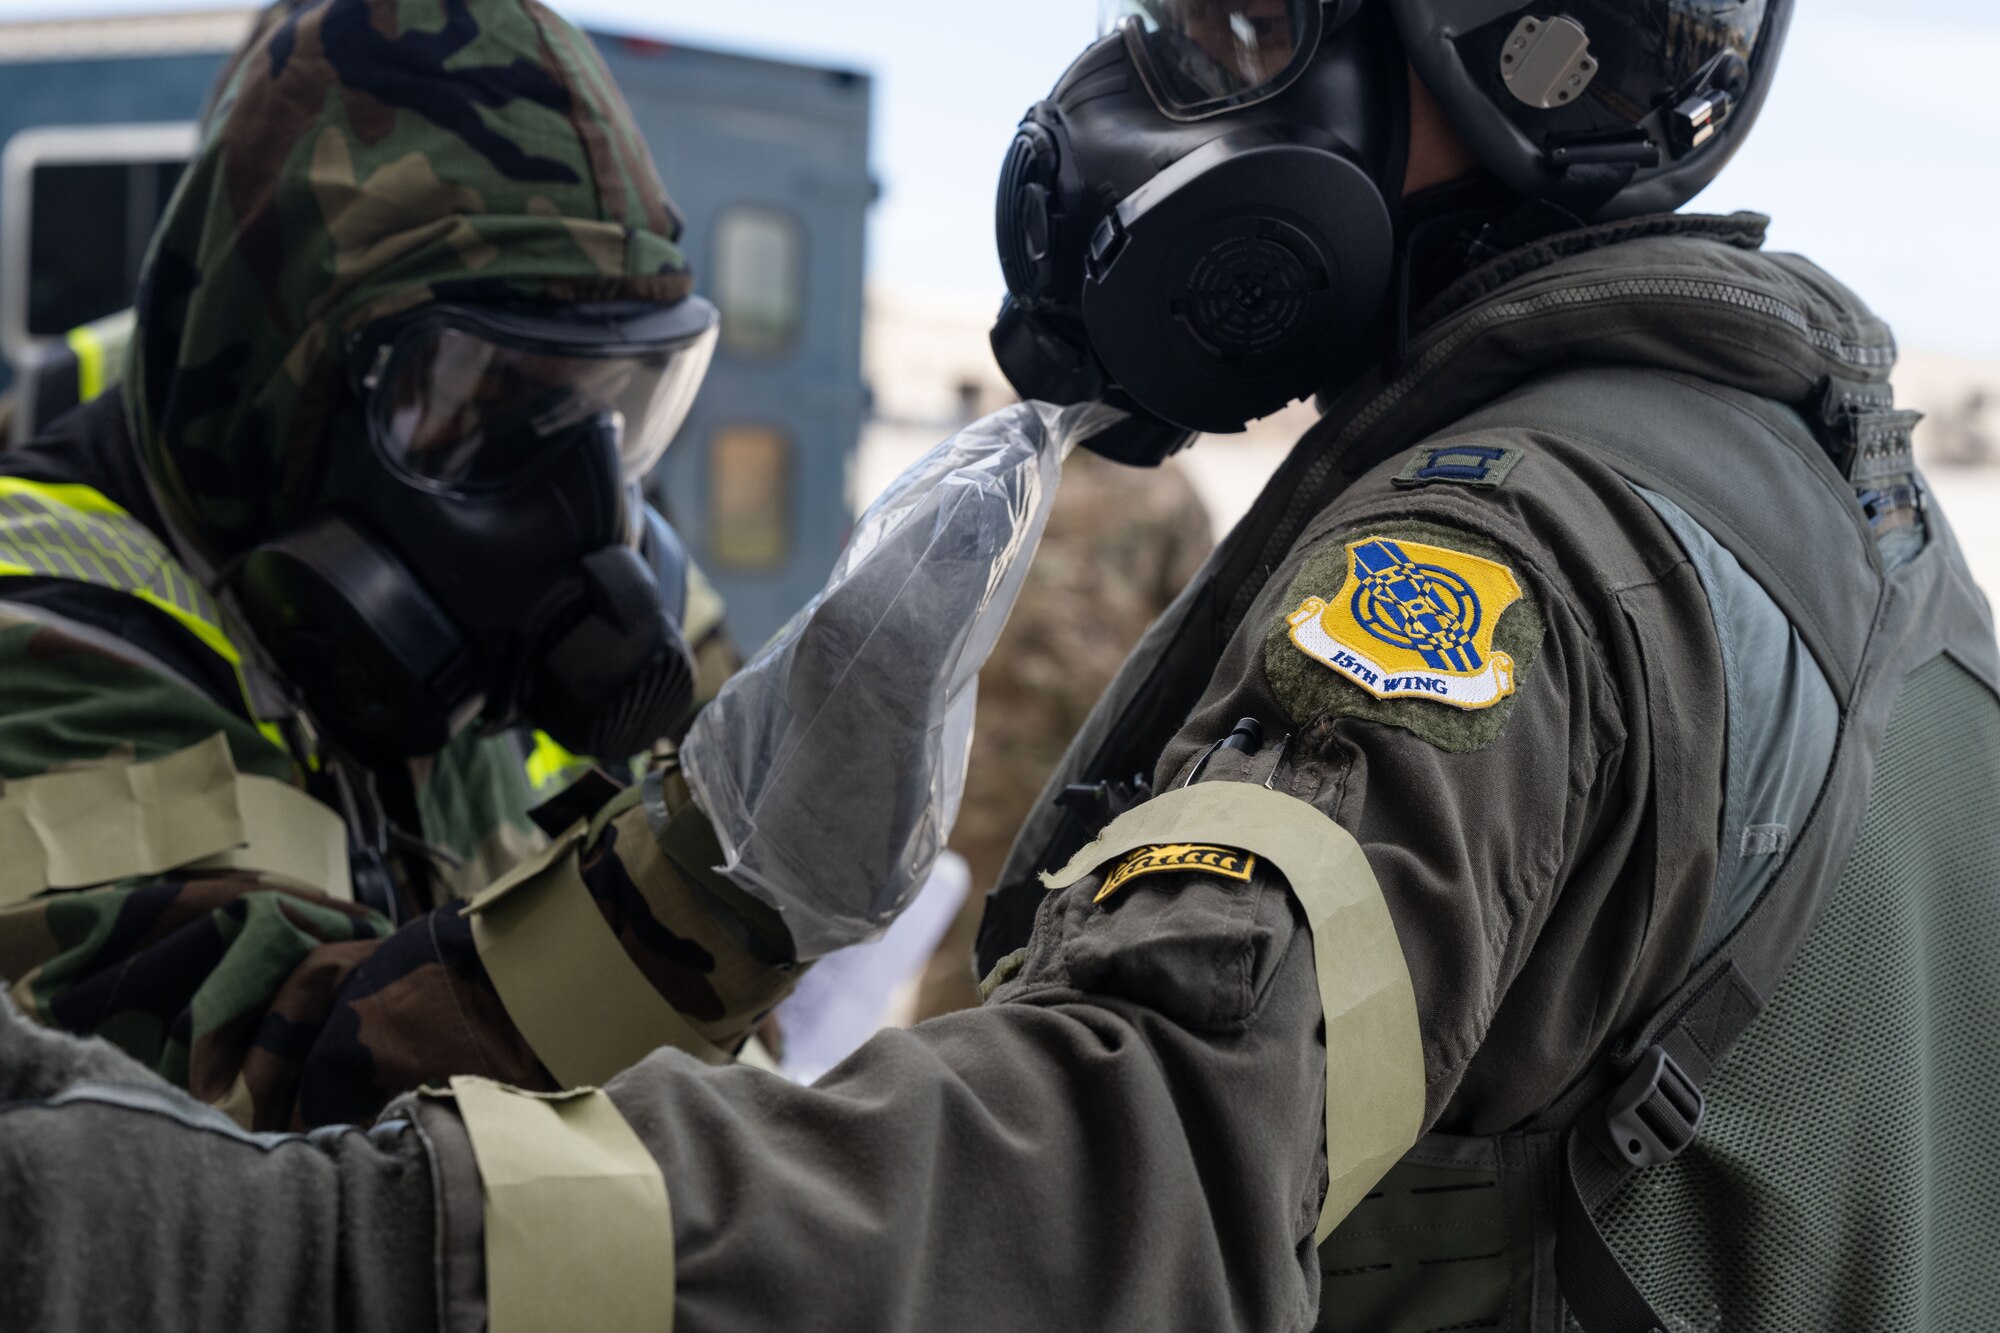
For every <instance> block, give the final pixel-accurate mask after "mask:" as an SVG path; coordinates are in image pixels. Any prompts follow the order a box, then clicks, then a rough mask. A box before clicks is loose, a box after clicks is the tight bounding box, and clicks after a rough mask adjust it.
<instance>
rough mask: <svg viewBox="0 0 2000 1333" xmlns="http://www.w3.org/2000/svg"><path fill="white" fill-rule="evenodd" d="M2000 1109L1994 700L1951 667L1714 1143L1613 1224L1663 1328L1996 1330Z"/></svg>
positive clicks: (1882, 784) (1738, 1055) (1646, 1176)
mask: <svg viewBox="0 0 2000 1333" xmlns="http://www.w3.org/2000/svg"><path fill="white" fill-rule="evenodd" d="M1996 1093H2000V705H1996V702H1995V700H1994V697H1993V696H1992V694H1990V693H1989V692H1988V691H1987V690H1986V689H1985V687H1984V686H1982V685H1981V684H1979V683H1978V681H1976V680H1975V679H1974V678H1973V677H1972V676H1971V675H1969V674H1967V673H1966V672H1965V671H1964V670H1963V669H1962V668H1960V667H1959V666H1958V665H1957V664H1955V663H1954V662H1952V661H1951V660H1950V659H1948V658H1944V657H1939V658H1936V659H1933V660H1932V661H1931V662H1930V663H1928V664H1927V665H1925V666H1923V667H1921V668H1919V669H1918V670H1917V671H1915V672H1913V673H1912V674H1911V675H1910V677H1909V678H1908V680H1907V681H1906V682H1905V684H1904V688H1903V692H1902V695H1901V697H1900V698H1899V700H1898V701H1897V705H1896V710H1895V713H1894V715H1893V717H1892V719H1891V721H1890V723H1889V728H1888V733H1887V735H1886V737H1885V739H1884V741H1883V744H1882V748H1881V750H1880V752H1879V755H1878V765H1877V769H1876V776H1875V783H1874V789H1873V794H1872V796H1871V798H1870V801H1869V806H1868V812H1867V816H1866V818H1865V820H1864V821H1863V824H1862V827H1861V832H1860V835H1859V838H1858V840H1857V842H1856V844H1855V850H1854V852H1853V854H1852V857H1851V859H1850V860H1849V862H1848V865H1847V869H1846V871H1845V873H1844V874H1843V876H1842V878H1841V881H1840V884H1839V886H1838V887H1837V889H1836V890H1835V894H1834V897H1833V899H1832V901H1831V902H1830V903H1829V904H1828V906H1827V908H1826V910H1825V913H1824V915H1823V916H1822V917H1821V919H1820V921H1819V922H1818V924H1817V925H1816V926H1815V927H1814V929H1813V932H1812V934H1811V936H1810V937H1809V938H1808V939H1807V941H1806V944H1805V948H1804V950H1803V952H1802V953H1801V954H1800V956H1799V958H1798V961H1797V962H1796V963H1795V964H1794V966H1793V969H1792V971H1791V973H1790V975H1789V976H1787V978H1786V979H1785V981H1784V983H1783V985H1782V986H1780V987H1779V989H1778V992H1777V994H1776V995H1775V996H1774V997H1773V999H1772V1002H1771V1004H1770V1006H1769V1007H1768V1008H1767V1009H1766V1010H1765V1011H1764V1013H1763V1014H1762V1015H1761V1016H1760V1017H1759V1018H1758V1019H1757V1021H1756V1023H1755V1024H1754V1025H1753V1026H1752V1027H1751V1028H1750V1030H1749V1031H1748V1032H1747V1033H1746V1034H1745V1035H1744V1037H1743V1039H1742V1041H1741V1042H1740V1044H1739V1045H1738V1046H1737V1048H1736V1050H1735V1052H1734V1053H1733V1054H1732V1055H1731V1056H1730V1058H1729V1060H1728V1063H1727V1064H1726V1065H1725V1066H1724V1067H1723V1069H1722V1070H1721V1071H1720V1072H1719V1073H1718V1075H1717V1076H1716V1078H1715V1079H1714V1080H1713V1082H1712V1083H1711V1085H1710V1089H1709V1099H1708V1115H1707V1118H1706V1119H1705V1120H1704V1122H1703V1124H1702V1127H1701V1136H1700V1138H1699V1139H1698V1140H1697V1141H1696V1143H1695V1145H1694V1147H1692V1148H1691V1149H1689V1150H1688V1151H1687V1152H1686V1153H1685V1154H1683V1155H1682V1156H1681V1157H1680V1158H1678V1159H1677V1160H1675V1161H1672V1162H1669V1163H1666V1164H1664V1165H1661V1166H1656V1167H1653V1168H1651V1169H1650V1170H1647V1171H1642V1172H1640V1173H1639V1174H1638V1175H1636V1176H1634V1177H1633V1178H1632V1180H1631V1181H1630V1182H1628V1183H1627V1185H1626V1186H1625V1187H1624V1189H1623V1191H1622V1193H1621V1194H1620V1195H1618V1196H1617V1197H1615V1198H1614V1199H1613V1200H1612V1201H1611V1202H1610V1203H1609V1204H1608V1205H1607V1206H1606V1207H1605V1208H1604V1209H1603V1210H1601V1211H1600V1213H1599V1220H1600V1221H1601V1222H1602V1224H1603V1227H1604V1232H1605V1235H1606V1237H1607V1238H1608V1239H1609V1240H1610V1242H1611V1245H1612V1248H1613V1249H1614V1250H1616V1251H1617V1253H1618V1254H1619V1256H1620V1258H1622V1259H1623V1260H1624V1261H1625V1263H1626V1265H1627V1267H1628V1269H1629V1270H1630V1272H1631V1273H1632V1275H1633V1277H1634V1279H1635V1280H1636V1281H1637V1282H1638V1283H1639V1285H1640V1287H1641V1289H1642V1290H1644V1291H1645V1292H1646V1293H1647V1295H1648V1296H1649V1297H1651V1299H1652V1300H1653V1302H1654V1305H1655V1308H1656V1309H1658V1310H1660V1312H1661V1313H1662V1314H1663V1315H1664V1316H1665V1317H1666V1318H1667V1320H1668V1322H1669V1326H1670V1327H1669V1330H1668V1333H1710V1331H1711V1330H1713V1331H1714V1333H1738V1331H1739V1330H1740V1331H1742V1333H1832V1331H1834V1330H1839V1333H1859V1331H1861V1330H1889V1329H1896V1330H1910V1329H1920V1330H1972V1329H1979V1330H1988V1329H1993V1328H1995V1327H2000V1166H1996V1164H1995V1153H1994V1148H1993V1144H1992V1137H1991V1130H1990V1128H1989V1127H1990V1126H1991V1125H1992V1123H1993V1121H1994V1118H1995V1094H1996ZM1572 1327H1574V1325H1573V1324H1572Z"/></svg>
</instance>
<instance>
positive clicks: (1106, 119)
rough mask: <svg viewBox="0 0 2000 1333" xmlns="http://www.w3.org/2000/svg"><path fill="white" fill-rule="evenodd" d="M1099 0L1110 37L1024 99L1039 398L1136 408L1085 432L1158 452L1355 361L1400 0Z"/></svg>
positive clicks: (1016, 150) (1394, 102) (1387, 146)
mask: <svg viewBox="0 0 2000 1333" xmlns="http://www.w3.org/2000/svg"><path fill="white" fill-rule="evenodd" d="M1362 10H1363V6H1362V5H1361V3H1360V0H1327V3H1321V0H1104V5H1103V17H1104V20H1105V21H1104V23H1103V25H1102V26H1103V29H1104V31H1105V34H1106V35H1105V36H1104V37H1103V38H1102V39H1101V40H1100V41H1098V42H1097V44H1096V45H1094V46H1092V47H1091V48H1090V49H1089V50H1087V51H1085V52H1084V53H1083V55H1082V56H1081V57H1080V58H1079V59H1078V60H1077V61H1076V63H1075V64H1073V65H1072V66H1071V67H1070V68H1069V70H1068V72H1067V73H1065V74H1064V75H1063V77H1062V79H1061V80H1060V81H1059V82H1058V83H1057V85H1056V87H1055V90H1054V92H1053V93H1051V94H1050V96H1049V98H1048V99H1047V100H1046V101H1042V102H1038V103H1036V104H1035V105H1034V106H1033V107H1032V108H1030V109H1029V111H1028V114H1027V116H1026V118H1025V119H1024V120H1023V121H1022V123H1021V128H1020V131H1019V133H1018V134H1017V135H1016V137H1015V139H1014V143H1013V146H1012V148H1011V149H1010V150H1009V152H1008V155H1007V160H1006V164H1005V166H1004V168H1003V169H1002V172H1001V180H1000V196H999V208H998V217H997V223H998V233H999V246H1000V262H1001V269H1002V271H1003V273H1004V275H1005V277H1006V280H1007V288H1008V293H1009V295H1008V298H1007V301H1006V304H1005V305H1003V306H1002V308H1001V313H1000V319H999V322H998V324H997V325H996V326H995V328H994V330H993V336H992V341H993V350H994V354H995V356H996V357H997V358H998V360H999V363H1000V366H1001V369H1002V370H1003V371H1004V372H1005V373H1006V375H1007V378H1008V379H1009V380H1010V381H1011V382H1012V383H1013V385H1014V387H1015V388H1016V389H1017V390H1018V391H1019V392H1020V393H1021V394H1022V396H1023V397H1027V398H1038V399H1043V400H1046V401H1049V402H1054V403H1076V402H1082V401H1085V400H1091V399H1095V400H1099V401H1103V402H1106V403H1108V404H1111V405H1113V406H1116V407H1120V408H1123V409H1125V410H1126V411H1127V412H1128V413H1129V414H1130V416H1129V417H1128V419H1127V420H1126V421H1125V422H1123V423H1121V424H1120V425H1119V426H1116V427H1113V428H1112V429H1110V430H1107V431H1105V432H1104V433H1102V434H1101V435H1099V436H1097V437H1095V438H1093V439H1091V440H1088V441H1086V447H1088V448H1091V449H1093V450H1095V451H1097V452H1098V453H1101V454H1104V455H1106V456H1107V457H1110V458H1113V459H1116V460H1117V461H1119V462H1124V463H1130V464H1137V465H1148V466H1149V465H1153V464H1157V463H1158V462H1160V461H1161V460H1162V459H1163V458H1165V457H1166V456H1167V455H1168V454H1171V453H1173V452H1175V451H1176V450H1178V449H1180V448H1183V447H1185V446H1186V445H1187V444H1188V443H1189V442H1191V441H1192V439H1193V438H1194V435H1195V434H1196V433H1197V432H1202V431H1216V432H1231V431H1239V430H1241V429H1243V427H1244V425H1245V424H1246V423H1247V422H1249V421H1252V420H1254V419H1256V418H1258V417H1261V416H1265V415H1268V414H1269V413H1271V412H1275V411H1277V410H1278V409H1279V408H1282V407H1283V406H1285V405H1286V404H1287V403H1289V402H1291V401H1292V400H1294V399H1297V398H1302V397H1305V396H1307V395H1309V394H1311V393H1313V392H1315V391H1317V390H1319V389H1321V388H1323V387H1325V386H1326V385H1327V384H1328V383H1330V382H1332V381H1333V380H1335V379H1337V378H1338V377H1339V372H1340V368H1341V364H1342V360H1343V358H1351V357H1352V356H1353V355H1354V353H1355V352H1356V351H1357V349H1359V348H1360V347H1362V346H1363V344H1364V342H1365V341H1366V340H1367V339H1368V337H1369V335H1370V334H1371V333H1372V332H1374V331H1375V330H1376V329H1377V327H1378V317H1379V315H1380V313H1381V311H1382V309H1383V306H1384V300H1385V296H1386V294H1387V291H1388V288H1389V283H1390V275H1391V272H1392V269H1393V267H1394V250H1395V225H1394V222H1393V220H1392V208H1393V206H1394V201H1396V200H1397V199H1398V198H1399V196H1400V194H1401V178H1402V173H1403V169H1404V159H1405V155H1406V151H1407V144H1406V138H1407V132H1408V125H1407V122H1408V109H1407V96H1406V89H1405V83H1404V79H1405V74H1404V62H1403V57H1402V55H1401V49H1400V47H1399V46H1398V44H1397V41H1396V37H1395V34H1394V30H1393V27H1392V25H1391V24H1390V22H1389V19H1388V17H1387V16H1386V14H1385V13H1383V12H1381V10H1382V7H1381V6H1368V7H1366V11H1367V12H1365V13H1364V12H1361V11H1362Z"/></svg>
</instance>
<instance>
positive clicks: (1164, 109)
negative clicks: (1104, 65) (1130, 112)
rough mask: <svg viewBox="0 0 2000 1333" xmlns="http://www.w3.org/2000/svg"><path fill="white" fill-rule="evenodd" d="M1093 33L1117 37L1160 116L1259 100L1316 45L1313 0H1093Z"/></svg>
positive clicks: (1208, 112) (1316, 0) (1282, 83)
mask: <svg viewBox="0 0 2000 1333" xmlns="http://www.w3.org/2000/svg"><path fill="white" fill-rule="evenodd" d="M1097 18H1098V32H1099V35H1109V34H1110V33H1112V32H1119V33H1122V34H1123V35H1124V38H1125V46H1126V49H1127V50H1129V51H1130V52H1131V54H1132V62H1133V64H1134V65H1136V66H1137V67H1138V69H1139V78H1140V80H1141V81H1142V82H1143V83H1144V84H1145V85H1146V91H1147V92H1148V93H1150V94H1151V95H1152V98H1153V102H1154V104H1155V105H1156V106H1158V107H1159V108H1160V112H1161V114H1162V115H1165V116H1167V117H1169V118H1170V119H1173V120H1200V119H1202V118H1203V117H1206V116H1213V115H1219V114H1221V113H1222V112H1224V111H1230V110H1233V109H1235V108H1237V107H1241V106H1248V105H1249V104H1251V103H1253V102H1261V101H1263V100H1264V99H1265V98H1267V97H1274V96H1276V95H1277V94H1278V93H1280V92H1283V91H1284V90H1285V89H1286V88H1287V87H1289V86H1290V85H1291V83H1292V82H1293V80H1295V79H1297V78H1298V76H1299V74H1300V72H1301V71H1303V70H1304V69H1305V67H1306V64H1307V63H1308V62H1309V61H1310V60H1311V59H1312V55H1313V51H1314V49H1315V48H1316V47H1317V46H1318V45H1319V38H1320V26H1321V22H1322V17H1321V13H1320V0H1098V11H1097Z"/></svg>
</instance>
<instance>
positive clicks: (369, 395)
mask: <svg viewBox="0 0 2000 1333" xmlns="http://www.w3.org/2000/svg"><path fill="white" fill-rule="evenodd" d="M716 327H717V319H716V312H715V309H714V307H713V306H711V305H709V304H708V303H707V302H705V301H702V300H700V299H698V298H692V297H691V298H689V299H687V300H685V301H682V302H680V303H678V304H676V305H672V306H657V305H614V306H578V307H563V308H560V309H555V308H546V309H544V308H534V307H509V306H480V307H459V306H450V305H437V306H429V307H425V308H423V309H422V310H419V311H417V312H415V313H413V314H411V315H408V316H403V317H400V318H397V319H395V320H393V321H390V322H387V323H384V324H381V325H377V326H375V327H372V328H370V329H368V330H367V331H365V332H364V333H363V334H362V335H360V336H359V337H357V338H356V339H355V340H354V341H353V343H352V344H351V346H350V348H349V375H350V382H351V387H352V388H353V390H354V392H353V393H352V394H351V395H350V402H351V407H350V409H349V410H348V414H347V415H346V416H345V417H344V418H343V419H342V420H341V421H339V422H338V423H336V429H335V441H336V443H335V446H334V447H333V448H332V449H331V450H330V451H329V458H328V462H327V473H326V476H325V479H324V483H323V486H322V489H321V496H322V499H321V502H320V503H319V504H318V505H317V506H316V507H315V512H314V514H313V516H312V517H311V518H309V519H308V520H307V521H306V522H305V523H303V524H302V525H300V526H299V527H297V528H296V529H294V530H292V531H290V532H288V533H285V534H283V535H282V536H280V537H278V538H277V539H275V540H273V541H271V542H268V543H266V544H264V545H263V546H260V547H258V548H257V549H256V550H254V551H252V552H251V553H250V554H249V556H248V557H247V558H246V559H245V560H244V561H243V562H242V565H241V569H240V573H239V575H238V577H237V580H236V587H237V590H238V592H239V595H240V597H241V600H242V603H243V607H244V610H245V612H246V613H247V614H248V616H249V617H250V619H251V621H252V623H253V625H254V626H255V628H256V630H257V632H258V634H259V636H260V638H262V640H263V641H264V643H265V644H266V645H267V646H268V647H269V648H270V649H271V651H272V652H273V654H274V655H275V656H276V658H277V660H278V664H279V666H280V667H281V668H282V669H283V670H284V672H285V673H286V674H287V675H288V676H289V677H290V678H291V679H292V680H293V681H294V682H295V683H296V684H297V686H298V687H299V688H300V690H301V691H302V693H303V695H304V699H305V702H306V705H307V707H308V709H309V710H310V711H311V713H312V715H313V716H314V718H315V719H316V720H317V721H318V722H319V723H320V724H321V725H322V726H323V727H324V728H325V729H326V730H327V731H328V732H330V733H331V734H332V736H333V738H334V739H335V740H336V741H337V742H338V743H340V744H341V745H342V746H344V747H345V748H347V749H348V750H349V751H351V752H353V753H354V754H356V755H357V756H358V757H360V758H362V759H364V760H367V761H370V762H382V761H385V760H389V759H395V758H399V757H406V756H414V755H423V754H431V753H435V752H436V751H437V750H439V749H440V748H442V747H443V745H444V744H445V742H446V741H447V740H449V739H450V738H451V736H452V735H453V734H454V733H455V732H456V731H457V730H458V729H459V728H461V727H463V726H465V725H466V724H468V723H469V722H472V721H473V720H475V719H477V720H479V721H480V722H482V723H483V724H484V725H485V726H486V727H488V728H490V729H495V730H498V729H501V728H506V727H511V726H515V725H519V724H521V723H522V722H527V723H532V724H533V725H534V726H536V727H538V728H540V729H541V730H543V731H545V732H547V733H548V734H549V735H550V736H551V737H553V738H554V739H555V740H556V741H557V742H558V743H559V744H561V745H562V746H564V747H565V748H566V749H569V750H571V751H573V752H575V753H577V754H583V755H591V756H594V757H596V758H599V759H602V760H605V761H607V762H610V761H619V760H623V759H626V758H629V757H630V756H632V755H635V754H637V753H639V752H641V751H643V750H645V749H646V748H648V747H649V746H651V745H653V744H654V743H655V742H656V741H659V740H661V739H663V738H673V737H677V735H678V732H679V730H680V729H681V728H683V727H684V726H685V723H686V715H687V711H688V705H689V702H690V700H691V698H692V696H693V674H694V669H693V659H692V656H691V654H690V653H689V651H688V648H687V645H686V643H685V642H684V641H683V639H682V636H681V632H680V628H679V620H680V615H681V612H682V610H683V602H684V598H685V595H686V583H687V556H686V553H685V551H684V549H683V548H682V546H681V544H680V542H679V539H678V538H677V537H676V536H675V535H674V533H673V530H672V529H671V528H670V527H668V526H667V524H666V522H665V520H664V519H662V518H661V517H660V516H659V515H658V514H657V513H655V512H653V511H652V510H651V509H649V508H648V507H647V506H646V505H645V504H644V502H643V501H642V500H641V498H640V492H639V484H640V482H641V481H642V480H643V478H644V477H645V475H646V474H647V473H648V472H649V471H650V470H651V469H652V467H653V466H654V465H655V464H656V463H657V462H658V461H659V459H660V456H661V454H662V453H663V452H664V451H665V449H666V446H667V444H668V443H669V442H670V441H671V440H672V438H673V435H674V432H675V431H676V430H677V429H678V428H679V426H680V423H681V421H682V420H683V419H684V418H685V416H686V414H687V409H688V406H689V403H690V402H691V401H692V399H693V397H694V393H695V390H696V389H697V388H698V387H699V386H700V383H701V380H702V377H703V375H704V374H705V372H706V370H707V367H708V361H709V358H710V356H711V354H712V353H713V350H714V346H715V336H716ZM357 437H365V439H364V438H357Z"/></svg>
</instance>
